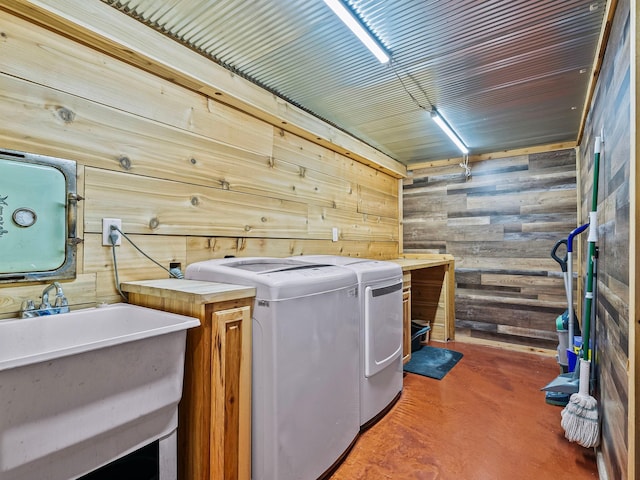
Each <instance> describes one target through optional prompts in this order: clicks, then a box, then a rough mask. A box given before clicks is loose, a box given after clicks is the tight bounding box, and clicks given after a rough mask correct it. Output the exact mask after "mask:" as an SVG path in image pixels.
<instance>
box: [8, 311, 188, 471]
mask: <svg viewBox="0 0 640 480" xmlns="http://www.w3.org/2000/svg"><path fill="white" fill-rule="evenodd" d="M198 325H200V322H199V321H198V320H197V319H195V318H191V317H185V316H182V315H176V314H172V313H166V312H161V311H158V310H152V309H148V308H144V307H138V306H134V305H128V304H115V305H110V306H106V307H100V308H91V309H85V310H76V311H73V312H70V313H63V314H59V315H50V316H41V317H32V318H24V319H10V320H0V480H24V479H38V480H63V479H64V480H67V479H70V478H76V477H78V476H80V475H83V474H85V473H87V472H90V471H92V470H95V469H96V468H98V467H100V466H102V465H105V464H107V463H109V462H110V461H112V460H114V459H116V458H119V457H121V456H123V455H125V454H127V453H129V452H132V451H134V450H137V449H138V448H139V447H141V446H143V445H146V444H148V443H150V442H152V441H155V440H158V439H162V438H164V437H166V436H167V435H170V434H172V432H175V429H176V427H177V405H178V402H179V400H180V397H181V395H182V379H183V369H184V350H185V338H186V329H188V328H191V327H195V326H198Z"/></svg>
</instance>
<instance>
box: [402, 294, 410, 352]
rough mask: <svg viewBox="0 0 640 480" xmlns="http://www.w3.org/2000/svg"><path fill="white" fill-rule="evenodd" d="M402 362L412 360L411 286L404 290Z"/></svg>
mask: <svg viewBox="0 0 640 480" xmlns="http://www.w3.org/2000/svg"><path fill="white" fill-rule="evenodd" d="M402 323H403V329H402V362H403V363H407V362H408V361H409V360H411V287H405V288H403V290H402Z"/></svg>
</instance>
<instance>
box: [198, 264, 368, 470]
mask: <svg viewBox="0 0 640 480" xmlns="http://www.w3.org/2000/svg"><path fill="white" fill-rule="evenodd" d="M185 278H189V279H193V280H206V281H217V282H227V283H234V284H239V285H249V286H254V287H256V291H257V293H256V299H255V304H254V310H253V322H252V327H253V335H252V338H253V348H252V350H253V363H252V367H253V371H252V388H253V391H252V457H251V458H252V461H251V469H252V479H253V480H313V479H316V478H319V477H320V476H321V475H323V474H324V473H325V472H326V471H327V470H329V469H330V468H331V467H332V465H333V464H334V463H335V462H336V460H338V459H339V458H340V457H341V456H342V454H343V453H345V452H346V451H347V450H348V449H349V448H350V446H351V444H352V443H353V441H354V439H355V438H356V437H357V435H358V432H359V427H360V422H359V418H360V417H359V391H358V378H359V368H358V363H359V350H358V344H359V319H358V317H357V314H356V312H357V303H358V297H357V292H358V280H357V276H356V275H355V274H354V273H353V271H351V270H349V269H346V268H342V267H338V266H319V265H314V264H310V263H305V262H302V261H301V260H299V259H298V260H291V259H277V258H256V257H252V258H226V259H219V260H207V261H204V262H198V263H193V264H191V265H189V266H188V267H187V269H186V272H185Z"/></svg>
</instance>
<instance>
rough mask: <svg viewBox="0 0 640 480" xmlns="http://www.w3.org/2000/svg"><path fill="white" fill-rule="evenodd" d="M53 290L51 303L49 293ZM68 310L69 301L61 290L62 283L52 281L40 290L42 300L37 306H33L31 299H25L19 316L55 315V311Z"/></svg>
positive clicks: (63, 311) (65, 311)
mask: <svg viewBox="0 0 640 480" xmlns="http://www.w3.org/2000/svg"><path fill="white" fill-rule="evenodd" d="M52 290H55V291H56V294H55V298H54V299H53V304H52V303H51V302H50V301H49V293H50V292H51V291H52ZM67 312H69V302H68V301H67V297H65V295H64V292H63V291H62V285H60V284H59V283H58V282H53V283H52V284H51V285H47V286H46V287H45V289H44V290H43V291H42V302H41V303H40V306H39V307H38V308H36V307H35V304H34V302H33V300H25V301H24V302H23V304H22V311H21V313H20V317H21V318H27V317H40V316H43V315H55V314H57V313H67Z"/></svg>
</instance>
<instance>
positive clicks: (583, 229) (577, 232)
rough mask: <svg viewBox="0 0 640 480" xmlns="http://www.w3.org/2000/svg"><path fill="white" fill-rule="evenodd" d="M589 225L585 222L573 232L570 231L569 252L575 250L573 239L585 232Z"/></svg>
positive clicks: (568, 239) (568, 238)
mask: <svg viewBox="0 0 640 480" xmlns="http://www.w3.org/2000/svg"><path fill="white" fill-rule="evenodd" d="M588 226H589V224H588V223H585V224H584V225H580V226H579V227H578V228H575V229H573V230H572V231H571V233H569V236H568V237H567V252H573V239H574V238H575V237H577V236H578V235H580V234H581V233H582V232H584V231H585V230H586V229H587V227H588Z"/></svg>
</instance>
